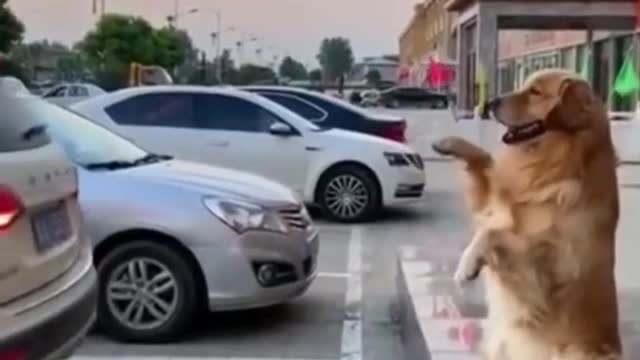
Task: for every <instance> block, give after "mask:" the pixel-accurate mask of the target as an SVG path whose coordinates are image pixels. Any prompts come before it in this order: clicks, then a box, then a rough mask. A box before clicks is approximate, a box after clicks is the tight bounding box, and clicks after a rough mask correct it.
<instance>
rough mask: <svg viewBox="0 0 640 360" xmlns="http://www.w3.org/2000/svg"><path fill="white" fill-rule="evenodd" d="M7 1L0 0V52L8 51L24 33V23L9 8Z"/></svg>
mask: <svg viewBox="0 0 640 360" xmlns="http://www.w3.org/2000/svg"><path fill="white" fill-rule="evenodd" d="M7 1H8V0H0V53H8V52H9V51H10V50H11V48H12V47H13V46H14V45H15V44H16V43H18V42H19V41H20V40H21V39H22V34H23V33H24V25H23V24H22V22H21V21H20V20H19V19H18V18H17V17H16V16H15V14H14V13H13V12H12V11H11V9H9V7H8V6H7Z"/></svg>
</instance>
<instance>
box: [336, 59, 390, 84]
mask: <svg viewBox="0 0 640 360" xmlns="http://www.w3.org/2000/svg"><path fill="white" fill-rule="evenodd" d="M372 70H373V71H377V72H378V73H379V74H380V80H381V81H383V82H387V83H395V82H396V80H397V74H398V59H397V57H395V56H380V57H365V58H364V59H362V61H361V62H359V63H356V64H355V65H354V66H353V70H351V74H350V75H349V79H348V80H349V81H353V82H363V83H366V82H367V74H368V73H369V72H370V71H372Z"/></svg>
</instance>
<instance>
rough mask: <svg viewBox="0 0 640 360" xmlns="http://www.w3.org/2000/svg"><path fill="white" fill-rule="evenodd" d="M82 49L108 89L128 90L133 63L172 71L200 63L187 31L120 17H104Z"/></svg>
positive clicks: (92, 68) (102, 83)
mask: <svg viewBox="0 0 640 360" xmlns="http://www.w3.org/2000/svg"><path fill="white" fill-rule="evenodd" d="M79 48H80V49H81V51H82V54H83V55H84V56H85V57H86V59H87V62H88V64H89V66H90V68H91V70H92V71H93V72H94V74H95V75H96V79H97V80H98V83H99V84H100V85H101V86H103V87H104V88H105V89H113V88H120V87H124V86H126V84H127V79H128V71H129V66H130V64H131V63H133V62H136V63H140V64H143V65H159V66H162V67H164V68H166V69H167V70H168V71H172V70H175V69H176V68H177V67H178V66H180V65H182V64H184V63H185V62H186V61H187V60H191V61H192V62H194V63H196V62H197V54H196V52H195V50H194V49H193V45H192V42H191V39H190V38H189V36H188V35H187V34H186V33H185V32H184V31H181V30H177V29H169V28H163V29H159V30H156V29H154V28H153V27H152V26H151V25H150V24H149V23H148V22H147V21H146V20H144V19H143V18H140V17H133V16H126V15H119V14H108V15H105V16H103V17H102V18H101V19H100V21H99V22H98V24H97V25H96V27H95V29H94V30H92V31H90V32H89V33H87V35H86V36H85V38H84V40H83V41H82V42H81V44H80V45H79ZM174 75H175V74H174Z"/></svg>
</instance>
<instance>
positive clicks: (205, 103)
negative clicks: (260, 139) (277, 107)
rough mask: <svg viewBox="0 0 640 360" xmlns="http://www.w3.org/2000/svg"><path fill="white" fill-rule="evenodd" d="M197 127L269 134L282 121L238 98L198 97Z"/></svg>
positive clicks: (223, 96)
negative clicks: (276, 123) (275, 124)
mask: <svg viewBox="0 0 640 360" xmlns="http://www.w3.org/2000/svg"><path fill="white" fill-rule="evenodd" d="M197 99H198V100H197V112H196V113H197V114H198V115H197V119H196V121H197V127H199V128H204V129H214V130H227V131H245V132H268V131H269V127H270V126H271V124H273V123H275V122H278V121H280V119H279V118H278V117H277V116H276V115H274V114H273V113H271V112H270V111H268V110H266V109H264V108H262V107H261V106H258V105H256V104H254V103H253V102H250V101H248V100H244V99H241V98H237V97H232V96H226V95H207V94H200V95H197Z"/></svg>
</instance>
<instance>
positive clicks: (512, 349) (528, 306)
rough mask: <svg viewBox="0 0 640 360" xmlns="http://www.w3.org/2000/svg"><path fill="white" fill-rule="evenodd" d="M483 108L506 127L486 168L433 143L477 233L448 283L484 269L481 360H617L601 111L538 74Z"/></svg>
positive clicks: (457, 145) (459, 142)
mask: <svg viewBox="0 0 640 360" xmlns="http://www.w3.org/2000/svg"><path fill="white" fill-rule="evenodd" d="M489 107H490V110H491V111H492V112H493V114H494V116H495V117H496V119H497V120H498V121H499V122H500V123H502V124H503V125H505V126H506V128H507V131H506V133H505V135H504V136H503V142H504V143H505V145H506V146H505V147H504V149H503V150H502V151H501V152H500V153H499V154H498V156H496V157H495V158H494V157H492V156H491V155H490V154H489V153H488V152H486V151H485V150H483V149H481V148H479V147H477V146H475V145H473V144H471V143H469V142H467V141H466V140H464V139H460V138H453V137H452V138H445V139H442V140H440V141H438V142H436V143H434V144H433V147H434V149H435V150H436V151H438V152H440V153H442V154H446V155H452V156H454V157H455V158H458V159H460V160H462V161H463V162H464V163H465V165H466V174H467V176H466V178H467V189H466V194H467V200H468V205H469V208H470V210H471V213H472V215H473V220H474V221H473V222H474V225H475V227H476V233H475V235H474V238H473V240H472V241H471V243H470V244H469V245H468V246H467V248H466V249H465V251H464V254H463V256H462V257H461V260H460V265H459V268H458V271H457V272H456V280H457V281H459V282H466V281H471V280H473V279H474V278H475V277H477V276H478V274H479V273H480V271H481V269H483V271H482V274H483V276H484V279H485V283H486V290H487V300H488V304H489V321H488V324H489V326H488V329H487V330H488V337H487V339H488V341H487V342H486V344H485V346H486V354H485V356H486V359H488V360H614V359H621V358H622V346H621V340H620V334H619V330H618V308H617V296H616V285H615V278H614V265H615V231H616V227H617V223H618V216H619V204H618V190H617V177H616V172H615V168H616V165H617V163H616V156H615V151H614V147H613V143H612V140H611V134H610V128H609V120H608V117H607V114H606V111H605V109H604V106H603V104H602V103H601V101H600V100H599V99H598V98H597V96H595V94H594V93H593V91H592V90H591V88H590V87H589V85H588V84H587V83H586V82H584V81H583V80H581V79H579V78H578V77H577V76H576V75H575V74H572V73H569V72H567V71H563V70H544V71H541V72H537V73H535V74H533V75H532V76H531V77H530V78H529V79H528V80H527V81H526V82H525V84H524V85H523V87H522V89H520V90H518V91H516V92H514V93H512V94H509V95H507V96H505V97H503V98H501V99H497V100H495V101H493V102H492V103H491V104H490V106H489Z"/></svg>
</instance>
